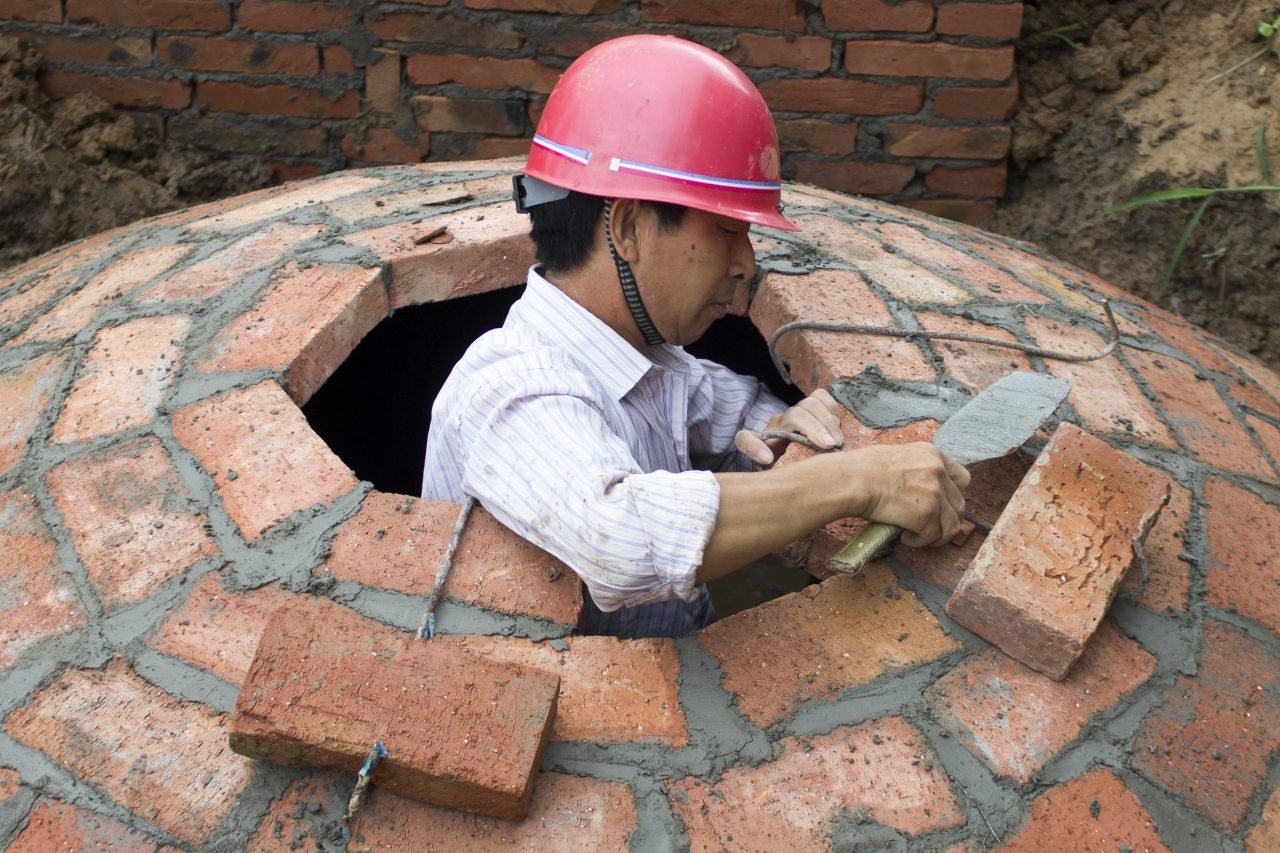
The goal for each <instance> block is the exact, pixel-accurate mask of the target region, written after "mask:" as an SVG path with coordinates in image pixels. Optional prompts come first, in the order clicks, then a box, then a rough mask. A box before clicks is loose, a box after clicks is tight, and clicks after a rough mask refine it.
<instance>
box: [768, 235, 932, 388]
mask: <svg viewBox="0 0 1280 853" xmlns="http://www.w3.org/2000/svg"><path fill="white" fill-rule="evenodd" d="M801 218H803V217H801ZM811 233H812V232H811ZM815 236H819V235H815ZM751 319H752V320H753V321H754V322H755V324H756V328H758V329H760V332H761V334H763V335H764V336H765V337H766V338H768V337H770V336H772V335H773V333H774V331H775V330H776V329H778V328H779V327H781V326H782V325H783V324H785V323H790V322H792V321H794V320H799V319H822V320H831V321H833V322H836V323H865V324H869V325H874V326H888V327H895V326H897V323H896V322H895V321H894V319H893V316H892V315H891V314H890V313H889V309H888V307H887V306H886V305H885V304H884V303H883V302H882V301H881V300H880V299H879V298H878V297H877V296H876V295H875V294H873V293H872V292H871V289H870V288H869V287H867V285H866V284H865V282H864V281H863V280H862V277H861V276H860V275H859V274H858V273H857V272H855V271H853V270H827V269H823V270H815V271H814V272H812V273H810V274H809V275H807V276H804V277H803V278H798V277H794V276H777V275H768V276H766V277H765V279H764V282H763V283H762V285H761V288H760V291H759V293H758V294H757V295H756V298H755V299H754V300H752V303H751ZM777 351H778V357H779V358H781V359H782V360H783V361H784V362H785V363H786V364H787V365H788V366H789V372H790V373H791V378H792V379H793V380H794V381H795V383H796V384H797V385H798V386H800V387H801V388H803V389H805V390H806V391H812V390H813V389H815V388H821V387H823V386H825V385H827V384H829V383H830V382H832V381H833V380H835V379H840V378H842V377H853V376H857V375H858V374H860V373H862V371H863V370H864V369H866V367H867V366H868V365H871V364H874V365H876V366H877V367H879V369H880V370H882V371H883V372H884V373H885V374H886V375H888V376H893V377H895V378H901V379H933V378H935V376H936V374H935V372H934V370H933V368H932V367H930V366H929V364H928V362H926V361H925V360H924V356H923V355H921V353H920V349H919V348H918V347H917V346H916V345H915V344H913V343H911V342H910V341H907V340H903V339H900V338H889V337H878V336H874V337H873V336H870V335H852V334H843V333H840V332H815V331H810V330H804V331H797V332H791V333H790V334H788V335H786V336H784V337H783V338H782V339H780V340H779V341H778V346H777Z"/></svg>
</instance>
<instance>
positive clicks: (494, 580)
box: [316, 492, 582, 625]
mask: <svg viewBox="0 0 1280 853" xmlns="http://www.w3.org/2000/svg"><path fill="white" fill-rule="evenodd" d="M460 509H461V508H460V507H459V506H458V505H456V504H450V503H442V502H438V501H420V500H417V499H416V498H408V497H404V496H402V495H389V494H384V493H382V492H372V493H370V495H369V496H368V497H367V498H365V501H364V505H363V506H361V508H360V511H359V512H358V513H356V515H355V516H353V517H352V518H351V520H350V521H348V522H346V523H345V524H344V525H343V526H342V528H341V529H340V530H339V531H338V535H337V537H336V538H335V539H334V541H333V544H332V546H331V547H330V549H329V556H328V557H327V558H326V560H325V562H324V563H323V564H322V565H320V566H319V567H317V569H316V573H317V574H319V573H326V572H327V573H329V574H331V575H333V576H334V577H335V578H337V579H338V580H351V581H356V582H357V583H360V584H363V585H365V586H369V587H373V588H375V589H391V590H395V591H397V592H403V593H407V594H409V595H428V594H429V593H430V592H431V589H432V587H434V586H435V578H436V570H437V569H438V568H439V566H440V561H441V560H442V559H443V558H444V552H445V546H446V545H447V544H448V542H449V538H450V537H451V536H452V534H453V527H454V523H455V522H456V521H457V518H458V512H459V510H460ZM444 595H445V597H447V598H450V599H453V600H455V601H461V602H464V603H467V604H471V605H475V606H478V607H482V608H484V609H486V610H495V611H497V612H499V613H506V614H509V615H524V616H532V617H534V618H536V619H545V620H547V621H549V622H553V623H556V624H559V625H576V624H577V622H578V616H579V613H580V612H581V610H582V588H581V586H580V585H579V583H578V581H577V578H576V576H575V575H574V574H573V572H572V570H571V569H569V568H568V567H567V566H565V565H564V563H562V562H560V561H559V560H557V559H556V558H555V557H552V556H551V555H550V554H548V553H546V552H545V551H543V550H541V549H540V548H538V547H536V546H534V545H532V544H531V543H529V542H527V541H526V540H524V539H521V538H520V537H519V536H516V535H515V534H514V533H512V532H511V531H510V530H508V529H507V528H505V527H503V526H502V525H501V524H500V523H498V521H497V520H495V519H494V518H493V516H491V515H489V513H488V512H487V511H485V510H484V509H483V508H481V507H476V508H475V509H474V510H472V512H471V516H470V518H468V519H467V528H466V530H465V532H464V533H463V535H462V540H461V541H460V542H459V543H458V551H457V553H456V554H455V555H454V562H453V566H452V568H451V569H450V571H449V578H448V580H447V582H446V583H445V588H444Z"/></svg>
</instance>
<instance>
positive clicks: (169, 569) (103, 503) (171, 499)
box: [47, 437, 217, 609]
mask: <svg viewBox="0 0 1280 853" xmlns="http://www.w3.org/2000/svg"><path fill="white" fill-rule="evenodd" d="M47 478H48V481H49V490H50V492H51V493H52V494H53V500H54V503H55V504H56V505H57V507H58V511H59V512H61V513H62V517H63V521H64V523H65V524H66V526H67V528H68V529H69V531H70V533H71V539H72V542H74V544H75V548H76V553H77V554H78V555H79V556H80V560H81V562H83V563H84V566H85V571H86V572H87V574H88V575H89V580H90V581H91V582H92V583H93V585H94V587H95V588H96V589H97V590H98V596H99V598H101V599H102V602H103V605H104V606H106V607H107V608H109V609H110V608H114V607H116V606H118V605H121V604H126V603H129V602H133V601H139V600H141V599H143V598H146V597H147V596H148V595H150V594H151V593H153V592H155V591H156V590H157V589H159V588H160V587H161V586H163V585H164V584H165V583H166V582H167V581H168V580H170V579H171V578H173V577H175V576H176V575H178V574H180V573H181V572H182V571H184V570H185V569H186V568H187V567H189V566H190V565H191V564H192V563H195V562H196V561H197V560H200V559H201V558H203V557H207V556H209V555H211V554H214V553H217V548H216V547H215V546H214V544H213V541H212V540H211V539H210V538H209V536H208V534H207V533H206V532H205V531H204V529H203V527H202V525H203V523H204V517H203V516H202V515H201V514H199V513H198V512H195V511H194V510H193V509H192V506H193V503H194V502H193V500H192V496H191V493H190V492H189V491H188V490H187V488H186V487H185V486H184V485H183V484H182V481H181V479H180V477H179V475H178V472H177V470H176V469H175V468H174V466H173V461H172V460H171V459H170V458H169V455H168V453H166V452H165V449H164V447H163V445H161V444H160V442H159V441H158V440H157V439H156V438H154V437H148V438H142V439H137V440H135V441H131V442H128V443H124V444H117V445H115V446H114V447H113V448H111V450H110V451H103V452H99V453H95V454H91V455H87V456H80V457H77V458H75V459H72V460H70V461H67V462H64V463H62V464H61V465H59V466H58V467H56V468H54V469H53V470H52V471H50V472H49V473H48V475H47Z"/></svg>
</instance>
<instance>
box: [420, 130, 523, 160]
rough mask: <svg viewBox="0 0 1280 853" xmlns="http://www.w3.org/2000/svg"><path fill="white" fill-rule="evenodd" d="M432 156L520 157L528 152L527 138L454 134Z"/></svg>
mask: <svg viewBox="0 0 1280 853" xmlns="http://www.w3.org/2000/svg"><path fill="white" fill-rule="evenodd" d="M438 148H439V150H437V151H433V156H437V157H446V158H448V159H447V160H446V161H445V162H452V161H457V160H495V159H499V158H502V157H520V158H521V160H523V159H524V157H525V156H526V155H528V153H529V140H528V138H526V137H515V136H455V137H454V138H453V139H451V140H449V141H448V142H446V143H444V144H443V145H441V146H438Z"/></svg>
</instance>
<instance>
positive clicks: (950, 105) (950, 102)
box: [933, 86, 1018, 121]
mask: <svg viewBox="0 0 1280 853" xmlns="http://www.w3.org/2000/svg"><path fill="white" fill-rule="evenodd" d="M1017 103H1018V87H1017V86H995V87H984V88H970V87H965V86H948V87H947V88H945V89H938V90H936V91H935V92H934V95H933V114H934V115H936V116H937V117H938V118H949V119H959V120H961V121H983V120H988V119H989V120H991V121H1005V120H1007V119H1009V118H1011V117H1012V116H1013V108H1014V106H1016V105H1017Z"/></svg>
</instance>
